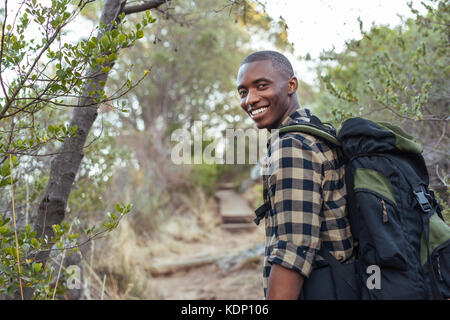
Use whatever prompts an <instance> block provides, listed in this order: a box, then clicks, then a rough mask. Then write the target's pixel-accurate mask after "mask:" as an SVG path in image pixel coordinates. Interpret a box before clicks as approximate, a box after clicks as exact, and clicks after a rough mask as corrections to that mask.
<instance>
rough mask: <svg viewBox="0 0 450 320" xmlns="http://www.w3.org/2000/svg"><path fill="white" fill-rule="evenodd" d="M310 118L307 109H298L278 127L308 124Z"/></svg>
mask: <svg viewBox="0 0 450 320" xmlns="http://www.w3.org/2000/svg"><path fill="white" fill-rule="evenodd" d="M310 118H311V112H310V111H309V109H306V108H301V107H298V108H297V109H296V110H295V111H294V112H292V113H291V114H290V115H289V116H288V117H286V119H284V120H283V122H281V125H280V127H284V126H287V125H291V124H299V123H301V122H309V121H310Z"/></svg>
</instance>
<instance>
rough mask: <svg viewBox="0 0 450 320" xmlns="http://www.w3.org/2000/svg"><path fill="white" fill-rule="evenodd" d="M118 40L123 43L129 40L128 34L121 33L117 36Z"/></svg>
mask: <svg viewBox="0 0 450 320" xmlns="http://www.w3.org/2000/svg"><path fill="white" fill-rule="evenodd" d="M117 40H119V43H120V44H122V43H124V42H125V41H126V40H127V36H126V35H124V34H123V33H121V34H119V35H118V36H117Z"/></svg>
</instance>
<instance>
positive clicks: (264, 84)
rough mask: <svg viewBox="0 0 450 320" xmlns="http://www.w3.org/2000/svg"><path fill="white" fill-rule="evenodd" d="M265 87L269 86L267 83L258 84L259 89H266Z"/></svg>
mask: <svg viewBox="0 0 450 320" xmlns="http://www.w3.org/2000/svg"><path fill="white" fill-rule="evenodd" d="M265 87H267V83H261V84H258V89H264V88H265Z"/></svg>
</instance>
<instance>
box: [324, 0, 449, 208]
mask: <svg viewBox="0 0 450 320" xmlns="http://www.w3.org/2000/svg"><path fill="white" fill-rule="evenodd" d="M423 5H424V6H425V7H426V9H427V14H426V15H424V16H422V15H420V14H419V12H418V11H417V10H414V9H413V8H412V5H411V4H410V7H411V10H412V12H413V13H415V14H416V18H415V19H408V20H407V21H405V23H404V25H401V26H398V27H395V28H393V29H391V28H389V27H386V26H372V27H371V29H370V30H369V31H364V30H363V25H362V22H360V26H361V32H362V35H363V37H362V39H360V40H352V41H350V42H348V43H347V45H346V48H345V50H344V51H343V52H341V53H336V52H326V53H324V54H323V55H322V57H321V59H322V61H321V64H320V65H319V66H318V74H319V76H320V78H321V85H322V88H324V89H325V88H326V89H327V90H324V92H325V91H327V92H326V93H322V94H321V95H320V102H319V105H320V107H319V110H321V112H322V114H324V115H325V114H328V116H329V117H331V118H332V119H333V120H334V122H335V123H341V122H342V121H343V120H345V119H346V118H348V117H351V116H365V117H369V118H372V119H375V120H385V121H386V120H387V121H395V122H398V123H399V124H400V125H401V126H403V127H404V128H405V130H406V131H407V132H410V133H412V134H413V135H414V136H416V137H417V138H418V140H419V142H421V144H422V145H423V147H424V156H425V159H426V161H427V165H428V170H429V172H430V175H431V185H432V186H433V188H435V189H436V190H438V191H440V194H441V196H443V197H444V200H445V202H447V200H448V182H449V180H448V179H449V177H450V176H449V175H448V170H449V167H448V161H447V159H448V156H449V153H448V151H447V150H448V143H449V139H448V136H447V134H446V132H447V123H448V121H449V117H448V110H449V109H448V108H449V102H450V100H449V96H450V91H449V88H450V84H449V71H450V69H449V68H448V57H449V53H450V52H449V48H450V47H449V34H448V25H449V24H450V5H449V3H448V1H439V0H430V1H427V2H424V3H423ZM330 106H331V108H330Z"/></svg>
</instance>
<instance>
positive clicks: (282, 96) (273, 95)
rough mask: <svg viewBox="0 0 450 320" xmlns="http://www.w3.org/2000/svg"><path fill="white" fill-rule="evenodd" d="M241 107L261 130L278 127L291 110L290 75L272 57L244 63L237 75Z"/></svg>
mask: <svg viewBox="0 0 450 320" xmlns="http://www.w3.org/2000/svg"><path fill="white" fill-rule="evenodd" d="M237 88H238V92H239V98H240V102H241V107H242V109H244V111H245V112H247V114H248V115H249V116H250V117H251V118H252V119H253V121H255V123H256V125H257V127H258V129H263V128H266V129H275V128H277V127H278V126H279V125H280V124H281V122H282V121H283V119H284V117H285V116H286V112H287V111H288V110H287V109H288V107H289V106H288V97H289V78H288V77H287V75H286V74H283V73H282V72H281V71H278V70H276V69H275V68H274V67H273V66H272V62H271V61H270V60H262V61H254V62H250V63H246V64H244V65H242V66H241V68H240V69H239V73H238V78H237Z"/></svg>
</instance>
